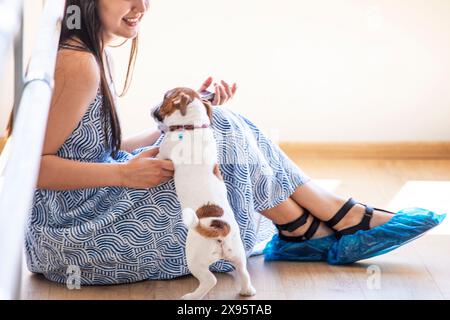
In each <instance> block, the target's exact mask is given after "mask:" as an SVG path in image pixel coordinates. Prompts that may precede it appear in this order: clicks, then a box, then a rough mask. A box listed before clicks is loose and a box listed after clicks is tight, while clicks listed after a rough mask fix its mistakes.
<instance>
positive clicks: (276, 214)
mask: <svg viewBox="0 0 450 320" xmlns="http://www.w3.org/2000/svg"><path fill="white" fill-rule="evenodd" d="M303 213H304V209H303V208H302V207H301V206H299V205H298V204H297V203H296V202H295V201H294V200H293V199H291V198H287V199H286V200H285V201H284V202H282V203H280V204H279V205H277V206H275V207H273V208H270V209H267V210H264V211H261V214H262V215H263V216H265V217H266V218H268V219H270V220H272V221H273V222H274V223H275V224H279V225H282V224H286V223H289V222H292V221H294V220H296V219H297V218H299V217H300V216H302V215H303ZM313 218H314V217H313V216H312V215H309V216H308V219H307V222H306V223H305V224H304V225H302V226H300V227H299V228H297V229H295V230H294V231H292V232H289V231H285V230H282V231H281V233H282V234H284V235H285V236H288V237H296V236H302V235H304V234H305V232H306V231H307V230H308V228H309V227H310V225H311V223H312V221H313ZM333 232H334V231H333V230H331V229H330V228H328V227H327V226H326V225H325V224H324V223H323V222H321V223H320V225H319V228H318V229H317V231H316V232H315V233H314V235H313V236H312V238H311V239H315V238H320V237H324V236H327V235H330V234H332V233H333Z"/></svg>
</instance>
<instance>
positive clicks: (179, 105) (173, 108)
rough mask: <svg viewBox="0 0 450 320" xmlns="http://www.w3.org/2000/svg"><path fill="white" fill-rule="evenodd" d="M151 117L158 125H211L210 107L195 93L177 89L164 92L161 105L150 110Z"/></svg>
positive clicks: (187, 89) (208, 103)
mask: <svg viewBox="0 0 450 320" xmlns="http://www.w3.org/2000/svg"><path fill="white" fill-rule="evenodd" d="M152 116H153V118H154V119H155V121H156V122H157V123H158V124H164V125H166V126H171V125H186V124H211V122H212V107H211V103H210V102H209V101H207V100H204V99H201V98H200V96H199V94H198V93H197V92H196V91H194V90H192V89H190V88H184V87H179V88H175V89H172V90H170V91H168V92H166V94H165V95H164V99H163V101H162V103H161V104H159V105H158V106H156V107H155V108H154V109H153V110H152Z"/></svg>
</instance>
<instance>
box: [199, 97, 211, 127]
mask: <svg viewBox="0 0 450 320" xmlns="http://www.w3.org/2000/svg"><path fill="white" fill-rule="evenodd" d="M202 102H203V105H204V106H205V108H206V113H207V114H208V118H209V122H211V123H212V118H213V111H212V105H211V102H210V101H209V100H206V99H202Z"/></svg>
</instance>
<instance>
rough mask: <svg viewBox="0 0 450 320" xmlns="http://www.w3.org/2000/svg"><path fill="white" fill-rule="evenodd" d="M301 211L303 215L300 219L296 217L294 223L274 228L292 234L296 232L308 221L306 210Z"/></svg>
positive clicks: (278, 225) (277, 225)
mask: <svg viewBox="0 0 450 320" xmlns="http://www.w3.org/2000/svg"><path fill="white" fill-rule="evenodd" d="M303 210H304V212H303V214H302V215H301V216H300V217H298V218H297V219H295V220H294V221H291V222H289V223H286V224H276V225H275V226H276V227H277V229H278V230H283V231H289V232H292V231H294V230H296V229H297V228H299V227H301V226H302V225H304V224H305V223H306V221H307V220H308V215H309V211H308V210H306V209H303Z"/></svg>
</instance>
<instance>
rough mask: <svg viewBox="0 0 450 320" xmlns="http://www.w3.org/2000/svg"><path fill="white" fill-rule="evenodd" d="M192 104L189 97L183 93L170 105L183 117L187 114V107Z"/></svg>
mask: <svg viewBox="0 0 450 320" xmlns="http://www.w3.org/2000/svg"><path fill="white" fill-rule="evenodd" d="M191 102H192V99H191V97H190V96H188V95H187V94H185V93H184V92H181V93H180V95H179V96H178V97H177V98H175V99H174V100H173V101H172V103H173V106H174V107H175V108H177V109H179V110H180V112H181V114H182V115H183V116H185V115H186V113H187V106H188V105H189V104H190V103H191Z"/></svg>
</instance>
